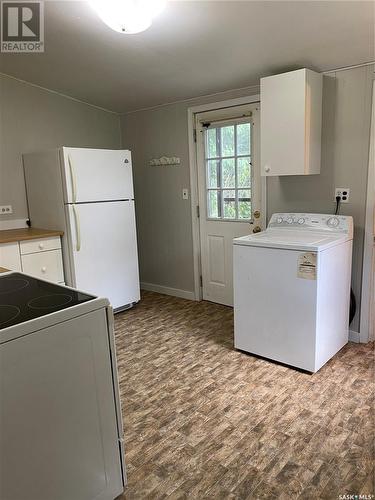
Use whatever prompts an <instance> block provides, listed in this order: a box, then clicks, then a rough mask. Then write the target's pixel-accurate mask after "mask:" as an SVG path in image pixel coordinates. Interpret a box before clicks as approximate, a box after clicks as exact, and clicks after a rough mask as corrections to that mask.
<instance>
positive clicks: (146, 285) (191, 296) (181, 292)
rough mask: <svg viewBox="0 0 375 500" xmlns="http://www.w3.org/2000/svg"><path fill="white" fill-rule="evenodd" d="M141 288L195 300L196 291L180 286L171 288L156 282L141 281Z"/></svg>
mask: <svg viewBox="0 0 375 500" xmlns="http://www.w3.org/2000/svg"><path fill="white" fill-rule="evenodd" d="M141 289H142V290H148V291H149V292H157V293H162V294H164V295H172V296H173V297H180V298H181V299H188V300H195V295H194V292H190V291H189V290H180V289H179V288H171V287H169V286H162V285H155V284H154V283H144V282H141Z"/></svg>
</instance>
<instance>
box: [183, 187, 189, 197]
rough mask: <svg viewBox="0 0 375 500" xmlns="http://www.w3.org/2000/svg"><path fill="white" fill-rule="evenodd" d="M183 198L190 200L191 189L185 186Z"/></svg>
mask: <svg viewBox="0 0 375 500" xmlns="http://www.w3.org/2000/svg"><path fill="white" fill-rule="evenodd" d="M182 199H183V200H188V199H189V190H188V189H186V188H184V189H183V190H182Z"/></svg>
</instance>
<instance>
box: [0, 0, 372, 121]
mask: <svg viewBox="0 0 375 500" xmlns="http://www.w3.org/2000/svg"><path fill="white" fill-rule="evenodd" d="M374 5H375V4H374V3H373V2H362V1H353V2H351V1H343V2H341V1H325V2H320V1H291V2H289V1H287V2H284V1H275V2H273V1H260V2H258V1H210V0H205V1H204V0H203V1H170V2H169V3H168V5H167V8H166V9H165V11H164V12H163V13H162V14H161V15H160V16H159V17H158V18H157V19H156V20H155V21H154V23H153V26H152V27H151V28H150V29H149V30H147V31H145V32H143V33H140V34H138V35H122V34H120V33H116V32H114V31H112V30H110V29H109V28H108V27H107V26H106V25H104V24H103V23H102V22H101V21H100V20H99V19H98V18H97V16H96V14H95V13H94V12H93V11H92V9H91V8H90V7H89V5H88V4H86V2H76V1H48V2H46V7H45V11H46V18H45V28H46V37H45V47H46V51H45V53H44V54H27V55H26V54H1V55H0V71H1V72H3V73H7V74H9V75H12V76H15V77H18V78H21V79H24V80H27V81H29V82H32V83H35V84H38V85H41V86H43V87H47V88H49V89H53V90H56V91H58V92H61V93H63V94H67V95H70V96H73V97H76V98H78V99H81V100H83V101H86V102H90V103H93V104H96V105H98V106H102V107H104V108H107V109H111V110H114V111H117V112H126V111H129V110H134V109H139V108H143V107H148V106H154V105H157V104H162V103H166V102H172V101H176V100H180V99H187V98H190V97H195V96H199V95H204V94H209V93H214V92H220V91H224V90H229V89H234V88H240V87H246V86H249V85H253V84H257V83H258V82H259V78H260V77H261V76H265V75H269V74H272V73H277V72H280V71H283V70H288V69H295V68H299V67H309V68H311V69H316V70H319V71H323V70H328V69H333V68H337V67H342V66H348V65H353V64H359V63H363V62H368V61H372V60H374Z"/></svg>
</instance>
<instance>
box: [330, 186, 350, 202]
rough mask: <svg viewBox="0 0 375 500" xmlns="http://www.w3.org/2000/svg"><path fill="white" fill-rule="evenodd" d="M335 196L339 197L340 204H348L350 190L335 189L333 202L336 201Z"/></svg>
mask: <svg viewBox="0 0 375 500" xmlns="http://www.w3.org/2000/svg"><path fill="white" fill-rule="evenodd" d="M336 196H340V197H341V203H349V196H350V189H349V188H336V189H335V200H334V201H336Z"/></svg>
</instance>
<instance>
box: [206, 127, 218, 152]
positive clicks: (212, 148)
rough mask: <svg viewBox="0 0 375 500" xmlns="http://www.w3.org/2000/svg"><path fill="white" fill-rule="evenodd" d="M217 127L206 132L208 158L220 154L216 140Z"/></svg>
mask: <svg viewBox="0 0 375 500" xmlns="http://www.w3.org/2000/svg"><path fill="white" fill-rule="evenodd" d="M216 130H217V129H216V128H209V129H207V133H206V151H207V153H206V155H207V158H215V157H217V156H220V155H219V151H218V150H217V141H216Z"/></svg>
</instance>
